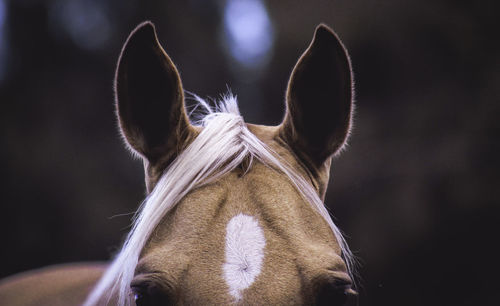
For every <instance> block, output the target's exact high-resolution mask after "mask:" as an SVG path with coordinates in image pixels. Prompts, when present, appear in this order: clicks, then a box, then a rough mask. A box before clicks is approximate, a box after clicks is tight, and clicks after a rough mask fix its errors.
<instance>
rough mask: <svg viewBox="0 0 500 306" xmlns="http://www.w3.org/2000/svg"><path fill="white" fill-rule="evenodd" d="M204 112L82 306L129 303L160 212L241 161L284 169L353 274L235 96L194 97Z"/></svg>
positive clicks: (311, 194) (318, 205)
mask: <svg viewBox="0 0 500 306" xmlns="http://www.w3.org/2000/svg"><path fill="white" fill-rule="evenodd" d="M194 97H195V99H196V100H197V102H198V104H197V106H201V107H202V108H203V109H205V115H204V116H202V117H200V118H199V119H198V120H196V121H195V124H197V125H199V126H201V127H203V129H202V130H201V133H200V134H199V135H198V136H197V137H196V139H195V140H194V141H193V142H192V143H191V144H190V145H189V146H188V147H187V148H186V149H185V150H184V151H183V152H182V153H181V154H180V155H179V156H178V157H177V158H176V159H175V160H174V161H173V162H172V163H171V165H170V166H169V167H168V168H167V169H166V170H165V172H164V174H163V176H162V177H161V179H160V180H159V181H158V183H157V185H156V187H155V188H154V189H153V191H152V192H151V193H150V194H149V195H148V196H147V198H146V199H145V200H144V202H143V203H142V204H141V205H140V207H139V209H138V211H137V213H136V215H135V217H134V221H133V225H132V229H131V230H130V232H129V234H128V236H127V238H126V240H125V242H124V244H123V247H122V249H121V251H120V252H119V253H118V254H117V256H116V257H115V259H114V260H113V262H112V263H111V265H110V267H109V268H108V269H107V270H106V272H105V273H104V275H103V276H102V278H101V279H100V281H99V282H98V283H97V285H96V286H95V288H94V289H93V290H92V292H91V293H90V295H89V296H88V298H87V300H86V302H85V304H84V305H86V306H90V305H96V304H98V303H99V302H100V301H101V302H102V301H103V300H105V301H109V300H110V299H111V298H112V297H117V298H118V305H130V301H131V299H130V297H131V295H132V292H131V289H130V282H131V281H132V278H133V277H134V270H135V267H136V265H137V263H138V260H139V255H140V252H141V251H142V249H143V248H144V246H145V245H146V243H147V241H148V239H149V237H150V235H151V234H152V232H153V231H154V230H155V228H156V227H157V225H158V224H159V223H160V221H161V220H162V219H163V217H164V216H165V215H166V214H167V213H168V212H169V211H170V210H171V209H172V208H173V207H174V206H175V205H176V204H177V203H178V202H179V201H180V200H181V199H182V198H183V197H185V196H186V195H187V194H188V193H189V192H191V191H192V190H194V189H196V188H199V187H201V186H203V185H206V184H210V183H211V182H214V181H216V180H217V179H219V178H221V177H222V176H223V175H225V174H227V173H228V172H230V171H232V170H233V169H235V168H236V167H238V166H239V165H240V164H241V163H242V162H243V161H244V160H249V163H248V165H249V166H248V167H249V168H250V167H251V165H252V161H254V160H257V161H259V162H261V163H263V164H265V165H267V166H269V167H271V168H273V169H276V170H277V171H280V172H282V173H284V174H285V175H286V176H287V177H288V178H289V179H290V182H291V183H292V184H293V185H294V186H295V187H296V188H297V190H298V191H299V192H300V194H301V195H302V196H303V198H304V200H305V201H306V202H308V203H310V204H311V205H312V207H313V208H314V209H315V210H316V211H317V212H318V213H319V214H320V215H321V216H322V217H323V218H324V219H325V220H326V222H327V223H328V225H329V226H330V228H331V230H332V231H333V233H334V234H335V237H336V238H337V240H338V242H339V244H340V247H341V249H342V254H343V257H344V260H345V262H346V265H347V269H348V272H349V273H350V274H351V276H352V273H353V265H354V259H353V255H352V253H351V251H350V250H349V247H348V246H347V243H346V241H345V239H344V237H343V236H342V233H341V232H340V230H339V229H338V228H337V226H336V225H335V224H334V223H333V221H332V219H331V217H330V215H329V213H328V211H327V209H326V207H325V205H324V203H323V201H321V199H320V198H319V196H318V194H317V192H316V190H315V189H314V188H313V187H312V186H311V184H310V183H309V182H308V181H306V180H305V179H304V178H303V177H302V176H301V175H300V174H298V173H297V171H295V170H293V169H292V168H291V167H290V166H288V165H287V163H286V162H285V161H284V160H283V159H282V158H280V157H279V156H278V155H277V154H276V153H275V152H273V151H272V150H271V149H270V148H269V147H268V146H266V145H265V144H264V143H263V142H261V141H260V140H259V139H258V138H257V137H256V136H255V135H254V134H252V133H251V132H250V131H249V130H248V128H247V127H246V125H245V122H244V120H243V118H242V117H241V115H240V112H239V109H238V105H237V101H236V98H235V97H234V96H233V95H231V94H228V95H226V96H224V97H223V99H222V101H221V102H220V103H218V105H217V106H216V107H215V109H212V108H211V107H210V106H209V105H208V103H206V101H204V100H203V99H201V98H199V97H197V96H194Z"/></svg>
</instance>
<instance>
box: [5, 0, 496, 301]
mask: <svg viewBox="0 0 500 306" xmlns="http://www.w3.org/2000/svg"><path fill="white" fill-rule="evenodd" d="M224 4H225V2H224V1H222V0H221V1H203V0H189V1H147V2H146V1H137V0H106V1H97V0H92V1H81V0H68V1H56V0H54V1H49V0H46V1H43V0H19V1H18V0H16V1H14V0H12V1H7V0H0V35H1V36H0V65H1V66H0V102H1V105H2V111H1V112H0V125H1V128H0V147H1V150H0V157H1V158H0V169H1V171H2V178H3V183H2V185H1V194H2V222H1V223H0V224H1V225H0V230H1V232H3V233H4V235H3V241H4V242H3V245H4V247H3V250H4V252H2V259H3V260H2V264H1V265H0V272H1V273H0V276H6V275H10V274H12V273H15V272H19V271H22V270H26V269H31V268H36V267H40V266H44V265H48V264H55V263H61V262H70V261H85V260H107V259H109V258H110V256H111V255H112V254H113V252H115V251H116V249H117V248H118V247H119V245H120V241H121V239H122V237H123V235H124V234H125V233H126V231H127V227H128V225H129V221H130V215H124V216H123V215H122V216H120V215H121V214H127V213H130V212H133V211H134V210H135V208H136V207H137V205H138V203H140V201H141V200H142V198H143V196H144V188H143V178H142V175H143V174H142V165H141V163H140V162H138V161H133V160H132V159H131V157H130V154H129V153H127V152H126V150H125V149H124V148H123V145H122V143H121V140H120V138H119V134H118V132H117V128H116V122H115V121H116V119H115V116H114V109H113V107H114V106H113V92H112V80H113V74H114V68H115V63H116V60H117V57H118V54H119V51H120V48H121V45H122V44H123V42H124V40H125V39H126V37H127V35H128V33H129V32H130V31H131V30H132V29H133V28H134V26H135V25H136V24H138V23H139V22H141V21H143V20H146V19H149V20H152V21H153V22H155V23H156V25H157V29H158V32H159V36H160V40H161V42H162V44H163V45H164V47H165V49H166V50H167V52H168V53H169V54H170V55H171V57H172V58H173V60H174V61H175V63H176V64H177V65H178V68H179V70H180V72H181V75H182V78H183V83H184V87H185V88H186V89H187V90H189V91H193V92H195V93H197V94H198V95H200V96H207V95H209V96H212V97H217V95H218V94H219V93H223V92H225V91H226V85H229V86H230V87H231V88H232V90H233V92H234V93H236V94H237V95H238V98H239V101H240V106H241V110H242V113H243V114H244V116H245V118H246V119H247V121H249V122H255V123H260V124H278V123H279V122H280V120H281V118H282V116H283V110H284V104H283V103H284V102H283V96H284V90H285V87H286V82H287V78H288V75H289V73H290V71H291V69H292V67H293V65H294V63H295V61H296V60H297V58H298V57H299V55H300V53H301V52H302V51H303V50H304V49H305V47H306V46H307V45H308V43H309V41H310V39H311V36H312V33H313V30H314V27H315V25H316V24H318V23H319V22H325V23H327V24H329V25H330V26H332V27H333V28H334V29H335V30H336V31H337V33H338V34H339V35H340V36H341V37H342V39H343V40H344V43H345V44H346V46H347V47H348V49H349V51H350V53H351V57H352V61H353V64H354V68H355V77H356V87H357V90H356V92H357V114H356V120H355V129H354V132H353V135H352V138H351V141H350V147H349V149H348V150H347V152H345V153H344V154H343V155H342V156H341V157H340V158H338V159H337V160H336V161H334V164H333V168H332V177H333V178H332V180H331V186H330V189H329V191H328V195H327V205H328V206H329V207H330V208H331V210H332V211H333V213H334V215H335V217H336V219H337V220H338V221H337V222H338V224H339V225H340V227H341V228H343V229H344V231H345V232H346V233H347V234H348V236H349V239H348V240H349V242H350V244H351V246H352V248H353V250H355V251H356V253H357V254H358V256H359V257H360V258H361V262H362V266H361V268H360V275H361V289H360V291H361V297H360V300H361V305H494V304H495V305H496V304H497V300H498V294H497V293H496V284H497V281H496V274H494V273H493V272H491V271H493V265H494V263H495V259H496V257H497V256H495V255H496V252H495V250H496V245H495V244H496V241H497V240H498V239H497V238H496V235H495V234H496V233H497V229H496V226H497V225H498V224H499V221H500V220H499V207H498V188H499V183H500V180H499V176H498V170H499V167H498V166H499V161H498V157H499V154H498V153H499V151H500V150H499V144H498V141H497V138H498V135H499V131H500V129H499V128H500V123H499V120H498V115H499V110H500V104H499V103H498V102H499V101H498V100H499V97H500V95H499V90H498V88H499V86H498V84H499V81H500V65H499V64H500V59H499V56H498V55H499V54H500V41H499V39H498V28H499V20H500V18H499V17H500V16H499V14H498V5H496V2H493V1H475V2H474V1H450V0H440V1H417V0H409V1H396V0H388V1H373V0H370V1H361V0H351V1H340V0H336V1H327V0H324V1H307V2H306V1H299V0H293V1H267V3H266V6H267V9H268V13H269V16H270V18H271V21H272V25H273V26H274V34H275V38H274V39H275V42H274V47H273V49H272V54H271V55H270V59H269V61H268V62H267V63H266V66H265V67H263V68H262V69H260V70H258V71H249V70H245V69H239V68H238V67H235V63H234V60H232V59H231V58H230V57H229V54H228V52H226V51H227V50H226V48H225V46H224V44H223V43H221V41H222V40H221V35H222V34H221V33H222V27H223V8H224ZM113 216H116V217H113ZM111 217H113V218H111ZM495 295H497V296H495ZM494 302H495V303H494Z"/></svg>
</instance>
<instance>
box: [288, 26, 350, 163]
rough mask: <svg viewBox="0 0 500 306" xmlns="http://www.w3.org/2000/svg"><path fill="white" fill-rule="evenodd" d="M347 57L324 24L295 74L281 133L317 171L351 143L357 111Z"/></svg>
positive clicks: (344, 50) (290, 83)
mask: <svg viewBox="0 0 500 306" xmlns="http://www.w3.org/2000/svg"><path fill="white" fill-rule="evenodd" d="M352 100H353V84H352V69H351V62H350V60H349V55H348V53H347V51H346V49H345V48H344V46H343V44H342V42H341V41H340V39H339V38H338V37H337V35H336V34H335V33H334V32H333V31H332V30H331V29H330V28H328V27H327V26H325V25H323V24H321V25H319V26H318V27H317V28H316V31H315V33H314V38H313V40H312V42H311V44H310V45H309V47H308V48H307V50H306V51H305V52H304V54H302V56H301V57H300V59H299V60H298V62H297V64H296V65H295V68H294V69H293V71H292V74H291V76H290V80H289V82H288V88H287V93H286V103H287V111H286V115H285V119H284V121H283V123H282V125H281V128H280V133H281V135H282V137H283V138H284V139H285V141H286V142H287V143H288V144H289V145H290V146H291V147H292V149H293V150H294V151H295V152H296V153H297V154H298V155H299V156H300V157H301V158H303V159H304V160H305V162H306V163H307V164H308V165H309V166H313V167H319V166H321V165H322V164H323V163H324V162H325V161H326V160H327V159H328V158H329V157H330V156H332V155H333V154H335V153H337V152H339V151H340V150H341V149H342V147H343V146H344V144H345V143H346V141H347V138H348V135H349V131H350V128H351V116H352V109H353V101H352Z"/></svg>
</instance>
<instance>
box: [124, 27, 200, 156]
mask: <svg viewBox="0 0 500 306" xmlns="http://www.w3.org/2000/svg"><path fill="white" fill-rule="evenodd" d="M115 96H116V108H117V114H118V119H119V124H120V129H121V132H122V134H123V136H124V138H125V141H126V142H127V144H128V145H129V146H130V147H131V148H132V150H133V151H135V152H137V153H139V154H140V155H141V156H143V157H145V158H146V159H148V160H149V161H150V162H154V161H156V160H157V159H158V158H159V157H161V156H164V155H165V154H168V153H169V152H172V150H173V149H175V148H176V146H178V145H179V143H181V142H182V140H183V139H186V138H187V135H188V134H189V133H190V132H192V129H193V128H192V126H191V124H190V123H189V119H188V117H187V115H186V111H185V108H184V95H183V90H182V84H181V79H180V76H179V73H178V72H177V69H176V68H175V65H174V64H173V63H172V60H171V59H170V58H169V57H168V55H167V54H166V53H165V51H164V50H163V48H162V47H161V45H160V43H159V42H158V38H157V36H156V30H155V27H154V25H153V24H152V23H151V22H144V23H142V24H140V25H139V26H137V28H135V30H134V31H132V33H131V34H130V36H129V37H128V39H127V41H126V43H125V45H124V46H123V49H122V52H121V55H120V59H119V60H118V67H117V69H116V75H115Z"/></svg>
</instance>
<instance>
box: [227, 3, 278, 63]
mask: <svg viewBox="0 0 500 306" xmlns="http://www.w3.org/2000/svg"><path fill="white" fill-rule="evenodd" d="M224 33H225V36H224V40H225V43H226V45H227V47H228V49H229V51H230V54H231V56H232V57H233V58H234V59H235V60H236V61H237V62H238V63H240V64H241V65H242V66H244V67H246V68H259V67H260V66H262V64H264V63H265V62H266V59H267V57H268V54H269V51H270V50H271V48H272V46H273V43H274V33H273V27H272V24H271V20H270V19H269V15H268V13H267V10H266V8H265V6H264V4H263V3H262V1H261V0H228V1H227V3H226V7H225V9H224Z"/></svg>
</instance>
